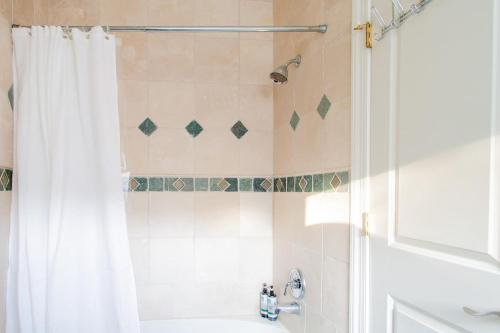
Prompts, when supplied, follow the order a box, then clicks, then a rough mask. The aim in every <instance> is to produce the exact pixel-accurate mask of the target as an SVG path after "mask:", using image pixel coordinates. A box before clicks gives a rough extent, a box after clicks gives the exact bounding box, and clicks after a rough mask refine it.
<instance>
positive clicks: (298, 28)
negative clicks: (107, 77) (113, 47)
mask: <svg viewBox="0 0 500 333" xmlns="http://www.w3.org/2000/svg"><path fill="white" fill-rule="evenodd" d="M20 27H24V28H31V26H25V25H18V24H13V25H12V28H20ZM67 28H79V29H84V30H86V29H90V28H92V27H91V26H67ZM103 28H104V29H105V30H106V31H109V32H320V33H325V32H326V31H327V29H328V26H327V25H326V24H321V25H315V26H282V27H274V26H170V27H169V26H151V27H148V26H103Z"/></svg>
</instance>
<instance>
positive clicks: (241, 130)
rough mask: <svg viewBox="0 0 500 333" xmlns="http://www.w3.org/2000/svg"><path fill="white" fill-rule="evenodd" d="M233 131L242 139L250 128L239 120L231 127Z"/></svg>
mask: <svg viewBox="0 0 500 333" xmlns="http://www.w3.org/2000/svg"><path fill="white" fill-rule="evenodd" d="M231 132H233V134H234V136H235V137H237V138H238V139H241V138H242V137H243V136H244V135H245V134H247V132H248V129H247V128H246V127H245V125H243V123H242V122H241V121H239V120H238V121H237V122H236V124H234V125H233V127H231Z"/></svg>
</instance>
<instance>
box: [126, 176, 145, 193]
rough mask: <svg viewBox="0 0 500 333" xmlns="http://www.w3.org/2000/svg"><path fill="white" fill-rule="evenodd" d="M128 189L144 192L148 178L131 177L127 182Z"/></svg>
mask: <svg viewBox="0 0 500 333" xmlns="http://www.w3.org/2000/svg"><path fill="white" fill-rule="evenodd" d="M128 188H129V191H132V192H145V191H147V190H148V179H147V178H146V177H132V178H130V180H129V182H128Z"/></svg>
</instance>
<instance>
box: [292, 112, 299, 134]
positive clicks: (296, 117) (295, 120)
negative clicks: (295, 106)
mask: <svg viewBox="0 0 500 333" xmlns="http://www.w3.org/2000/svg"><path fill="white" fill-rule="evenodd" d="M299 122H300V117H299V114H298V113H297V112H296V111H293V113H292V117H291V118H290V126H291V127H292V129H293V130H294V131H295V130H296V129H297V126H298V125H299Z"/></svg>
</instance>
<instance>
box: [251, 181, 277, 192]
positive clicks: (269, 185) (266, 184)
mask: <svg viewBox="0 0 500 333" xmlns="http://www.w3.org/2000/svg"><path fill="white" fill-rule="evenodd" d="M253 190H254V192H271V191H272V190H273V180H272V178H254V179H253Z"/></svg>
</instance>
